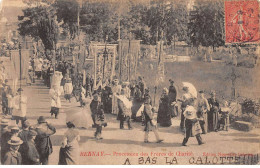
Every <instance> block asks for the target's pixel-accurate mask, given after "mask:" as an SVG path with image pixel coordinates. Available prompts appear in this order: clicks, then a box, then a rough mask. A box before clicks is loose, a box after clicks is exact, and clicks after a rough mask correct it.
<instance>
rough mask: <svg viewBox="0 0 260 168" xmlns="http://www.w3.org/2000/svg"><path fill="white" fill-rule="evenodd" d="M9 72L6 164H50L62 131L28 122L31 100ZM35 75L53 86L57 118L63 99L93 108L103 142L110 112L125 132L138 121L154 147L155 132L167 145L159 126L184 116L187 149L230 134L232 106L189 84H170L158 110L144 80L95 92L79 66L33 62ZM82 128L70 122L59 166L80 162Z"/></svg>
mask: <svg viewBox="0 0 260 168" xmlns="http://www.w3.org/2000/svg"><path fill="white" fill-rule="evenodd" d="M3 69H4V68H2V67H1V79H0V81H1V105H2V108H1V109H2V115H3V116H2V120H1V163H2V164H9V165H10V164H25V165H26V164H43V165H46V164H48V158H49V155H50V154H51V153H52V152H53V149H52V143H51V139H50V136H52V135H53V134H55V133H56V129H55V127H54V126H52V125H51V124H49V123H48V122H47V121H46V119H45V117H43V116H39V118H38V120H37V122H38V123H37V124H36V125H31V124H30V122H29V121H28V120H27V118H26V111H27V106H26V104H27V97H26V96H25V94H24V93H23V89H22V88H19V89H17V91H15V90H14V89H13V90H12V89H11V87H10V86H9V85H8V84H7V83H8V80H6V79H4V70H3ZM29 72H32V73H31V75H29V76H30V78H29V80H30V81H31V83H33V82H35V79H41V80H42V81H43V82H44V84H45V85H46V86H48V87H49V88H50V91H49V94H50V98H51V101H50V102H51V110H50V113H51V116H52V115H54V116H55V118H56V119H57V118H58V115H59V110H60V108H61V107H62V104H61V96H62V95H63V96H64V98H65V99H66V100H67V101H69V102H71V98H73V97H74V98H75V99H76V100H77V101H78V102H79V104H80V106H81V107H83V109H84V110H88V108H84V107H85V106H89V110H90V114H91V115H90V116H91V118H87V120H88V121H86V122H89V121H90V120H91V119H92V122H93V124H92V127H93V128H95V129H96V131H95V133H94V137H95V138H96V140H101V139H103V137H102V129H103V127H106V126H108V125H109V123H107V121H106V117H105V116H106V115H107V114H112V115H113V116H115V117H114V118H115V119H117V120H119V129H124V123H125V122H126V123H127V129H129V130H131V129H134V127H133V124H132V122H137V123H140V125H142V126H144V142H145V143H149V140H148V135H149V132H150V131H152V132H154V134H155V137H156V142H157V143H161V142H163V139H161V138H160V136H159V133H158V126H161V127H170V126H171V125H172V118H174V117H178V116H180V117H181V122H180V129H181V130H182V131H183V132H184V134H185V137H184V139H183V142H182V145H183V146H186V144H187V142H188V139H189V137H192V136H195V137H196V139H197V141H198V144H199V145H201V144H203V143H204V142H203V140H202V137H201V134H206V133H208V132H211V131H219V130H221V129H222V130H224V129H225V130H226V131H228V125H229V112H230V108H229V107H228V102H227V101H225V102H224V103H223V105H222V106H221V103H220V102H219V101H218V100H217V99H216V92H214V91H213V92H212V93H211V97H210V98H209V99H207V98H206V96H205V93H204V91H203V90H200V91H199V92H198V93H199V96H197V93H196V94H194V93H192V91H191V88H190V87H188V86H183V88H182V90H183V92H184V93H182V92H178V91H177V89H176V87H175V85H174V81H173V80H169V82H170V85H169V88H163V89H162V94H161V97H160V99H159V107H158V110H157V108H156V107H155V100H153V99H152V96H151V93H150V89H149V88H148V87H147V86H146V84H145V82H144V77H141V76H139V77H138V80H136V81H131V82H121V81H119V80H118V79H117V77H114V78H113V80H112V81H109V80H107V81H106V82H105V83H104V84H102V85H98V86H97V87H96V88H94V86H93V83H94V81H93V78H92V77H91V75H90V74H89V73H87V75H86V76H84V75H83V74H82V73H79V72H75V67H73V66H72V64H70V63H67V62H65V61H63V62H62V61H60V62H58V63H57V64H55V65H52V64H51V63H50V62H49V61H47V60H45V59H32V60H31V68H29ZM84 77H85V79H83V78H84ZM27 83H28V82H27ZM29 83H30V82H29ZM97 83H99V82H98V81H97ZM178 95H182V96H178ZM177 97H181V98H180V99H177ZM12 121H15V122H14V124H10V123H12ZM19 124H20V125H19ZM77 127H78V126H77V124H76V123H75V121H67V128H68V130H67V131H66V132H65V134H64V137H63V141H62V144H61V148H60V153H59V162H58V164H78V153H79V140H80V135H79V131H78V130H77ZM8 128H10V130H9V129H8Z"/></svg>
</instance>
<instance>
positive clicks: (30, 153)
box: [20, 130, 40, 165]
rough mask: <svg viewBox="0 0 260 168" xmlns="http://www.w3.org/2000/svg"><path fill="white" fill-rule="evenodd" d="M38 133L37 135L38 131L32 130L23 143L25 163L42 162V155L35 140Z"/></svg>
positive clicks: (22, 153) (35, 163) (23, 160)
mask: <svg viewBox="0 0 260 168" xmlns="http://www.w3.org/2000/svg"><path fill="white" fill-rule="evenodd" d="M36 135H37V132H36V131H34V130H30V131H29V132H28V140H27V141H26V142H24V143H23V144H22V145H21V148H20V153H21V156H22V164H23V165H39V164H40V156H39V153H38V151H37V148H36V146H35V142H34V140H35V138H36Z"/></svg>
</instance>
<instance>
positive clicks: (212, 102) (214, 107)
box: [208, 91, 220, 132]
mask: <svg viewBox="0 0 260 168" xmlns="http://www.w3.org/2000/svg"><path fill="white" fill-rule="evenodd" d="M208 102H209V106H210V111H209V113H208V127H209V131H216V132H217V131H218V129H219V121H218V120H219V111H220V107H219V102H218V100H217V99H216V92H214V91H213V92H212V93H211V98H209V99H208Z"/></svg>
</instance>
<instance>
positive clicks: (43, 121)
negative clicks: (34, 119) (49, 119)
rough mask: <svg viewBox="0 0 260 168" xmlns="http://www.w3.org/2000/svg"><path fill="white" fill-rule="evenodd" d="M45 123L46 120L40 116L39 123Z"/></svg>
mask: <svg viewBox="0 0 260 168" xmlns="http://www.w3.org/2000/svg"><path fill="white" fill-rule="evenodd" d="M45 122H46V120H45V118H44V117H43V116H40V117H39V118H38V123H45Z"/></svg>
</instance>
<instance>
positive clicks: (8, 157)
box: [2, 136, 23, 165]
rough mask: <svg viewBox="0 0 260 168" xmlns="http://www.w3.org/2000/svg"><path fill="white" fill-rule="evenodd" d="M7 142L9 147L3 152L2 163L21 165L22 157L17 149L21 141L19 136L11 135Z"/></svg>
mask: <svg viewBox="0 0 260 168" xmlns="http://www.w3.org/2000/svg"><path fill="white" fill-rule="evenodd" d="M7 143H8V145H9V146H10V148H9V150H8V151H7V153H6V154H5V156H4V159H3V162H2V163H3V164H4V165H21V163H22V157H21V154H20V152H18V149H19V147H20V145H21V144H22V143H23V141H22V140H21V139H20V138H19V137H17V136H13V137H12V138H11V139H10V140H9V141H8V142H7Z"/></svg>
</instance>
